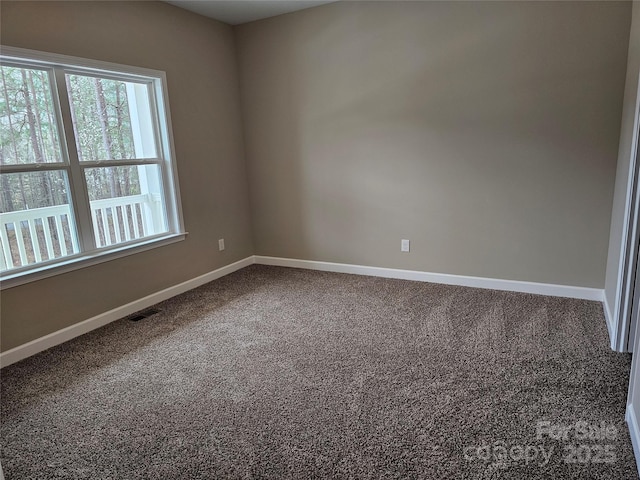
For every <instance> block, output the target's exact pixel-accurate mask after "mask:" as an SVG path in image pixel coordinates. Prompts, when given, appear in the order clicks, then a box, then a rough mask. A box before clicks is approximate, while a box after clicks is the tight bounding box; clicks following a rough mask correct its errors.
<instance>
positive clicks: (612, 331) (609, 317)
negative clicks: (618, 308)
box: [602, 295, 616, 350]
mask: <svg viewBox="0 0 640 480" xmlns="http://www.w3.org/2000/svg"><path fill="white" fill-rule="evenodd" d="M602 310H603V312H604V319H605V321H606V322H607V330H608V331H609V341H610V343H611V350H615V349H616V325H615V323H614V321H613V318H614V317H613V313H611V307H609V302H607V296H606V295H603V297H602Z"/></svg>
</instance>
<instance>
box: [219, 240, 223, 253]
mask: <svg viewBox="0 0 640 480" xmlns="http://www.w3.org/2000/svg"><path fill="white" fill-rule="evenodd" d="M218 250H220V251H222V250H224V238H220V239H218Z"/></svg>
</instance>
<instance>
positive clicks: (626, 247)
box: [612, 78, 640, 352]
mask: <svg viewBox="0 0 640 480" xmlns="http://www.w3.org/2000/svg"><path fill="white" fill-rule="evenodd" d="M635 103H636V109H635V114H634V119H633V135H632V143H631V158H630V159H629V170H628V177H627V187H626V190H625V191H626V193H625V206H624V222H623V224H622V238H621V244H620V258H619V259H618V275H617V281H616V304H615V326H616V329H615V332H614V333H615V335H614V339H613V341H612V345H613V349H614V350H616V351H620V352H622V351H626V350H627V349H628V342H629V339H628V333H629V320H630V318H629V317H630V314H631V313H630V310H631V305H630V304H629V302H630V299H631V298H632V295H633V292H630V291H629V288H630V285H631V276H632V275H634V274H635V272H632V271H631V270H632V268H633V264H632V262H630V261H629V260H633V259H634V258H635V250H633V246H634V245H635V243H631V242H633V240H634V239H636V238H637V221H638V219H637V217H636V218H631V215H632V213H633V211H634V209H633V207H634V200H635V202H636V212H637V203H638V200H639V199H638V198H635V199H634V198H633V197H634V182H635V181H636V174H635V172H636V154H637V146H638V125H639V124H640V78H638V84H637V87H636V102H635ZM629 257H631V259H630V258H629Z"/></svg>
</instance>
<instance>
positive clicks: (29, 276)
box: [0, 232, 189, 290]
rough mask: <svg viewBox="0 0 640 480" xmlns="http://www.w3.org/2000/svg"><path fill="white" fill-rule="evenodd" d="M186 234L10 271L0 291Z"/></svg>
mask: <svg viewBox="0 0 640 480" xmlns="http://www.w3.org/2000/svg"><path fill="white" fill-rule="evenodd" d="M188 234H189V233H188V232H185V233H176V234H170V235H163V236H158V237H153V238H151V239H146V241H144V242H139V243H135V244H131V243H128V244H126V245H122V246H120V247H119V248H113V249H110V250H107V251H100V250H98V251H97V253H91V254H88V255H84V254H78V255H75V256H70V257H64V259H63V261H57V262H55V263H51V264H46V265H36V267H35V268H31V269H29V270H28V271H26V272H20V273H17V274H15V275H13V274H11V270H7V271H5V272H3V273H2V275H0V290H5V289H7V288H13V287H17V286H18V285H24V284H26V283H30V282H35V281H36V280H42V279H43V278H49V277H53V276H56V275H60V274H62V273H67V272H73V271H74V270H79V269H81V268H86V267H91V266H93V265H98V264H99V263H104V262H110V261H112V260H116V259H118V258H122V257H126V256H129V255H134V254H136V253H142V252H145V251H147V250H152V249H154V248H159V247H164V246H166V245H171V244H172V243H176V242H181V241H183V240H184V239H185V238H186V236H187V235H188ZM94 252H95V251H94Z"/></svg>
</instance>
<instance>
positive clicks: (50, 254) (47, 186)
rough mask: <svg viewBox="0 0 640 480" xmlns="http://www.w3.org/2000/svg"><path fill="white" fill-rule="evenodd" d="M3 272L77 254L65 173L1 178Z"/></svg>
mask: <svg viewBox="0 0 640 480" xmlns="http://www.w3.org/2000/svg"><path fill="white" fill-rule="evenodd" d="M0 182H1V187H2V188H1V194H0V211H1V212H2V214H0V227H1V228H0V247H1V252H0V270H2V271H4V270H10V269H12V268H18V267H23V266H25V265H31V264H37V263H40V262H45V261H47V260H52V259H54V258H59V257H65V256H67V255H71V254H74V253H78V252H79V249H78V242H77V238H76V233H75V232H76V227H75V222H74V218H73V213H72V211H71V207H70V206H69V196H68V193H67V192H68V182H67V176H66V172H62V171H48V172H33V173H3V174H1V175H0Z"/></svg>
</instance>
